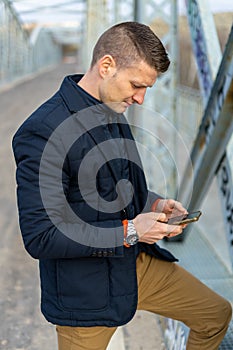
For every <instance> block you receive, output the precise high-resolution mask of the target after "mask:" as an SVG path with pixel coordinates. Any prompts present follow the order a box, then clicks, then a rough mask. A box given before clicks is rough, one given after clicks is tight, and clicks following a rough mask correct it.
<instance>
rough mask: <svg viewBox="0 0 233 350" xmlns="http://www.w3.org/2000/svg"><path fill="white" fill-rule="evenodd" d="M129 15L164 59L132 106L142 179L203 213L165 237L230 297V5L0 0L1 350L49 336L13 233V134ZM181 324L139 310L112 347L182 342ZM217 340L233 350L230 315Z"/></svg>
mask: <svg viewBox="0 0 233 350" xmlns="http://www.w3.org/2000/svg"><path fill="white" fill-rule="evenodd" d="M131 20H136V21H139V22H142V23H145V24H147V25H149V26H150V27H151V28H152V30H153V31H154V32H155V33H156V34H157V35H158V36H159V37H160V38H161V40H162V42H163V43H164V45H165V46H166V48H167V50H168V53H169V56H170V59H171V66H170V68H169V71H168V72H167V73H166V74H164V75H162V76H161V77H160V79H159V80H158V82H156V84H155V86H154V87H153V88H152V89H150V91H148V93H147V96H146V100H145V103H144V105H143V107H137V106H133V108H131V109H130V110H129V112H128V113H127V118H128V120H129V122H130V124H131V125H132V129H133V132H134V134H135V138H136V140H137V142H138V147H139V150H140V153H141V157H142V161H143V165H144V168H145V172H146V176H147V180H148V184H149V187H150V189H151V190H154V191H156V192H158V193H160V194H162V195H164V196H165V197H175V198H177V199H179V200H181V201H182V202H183V203H184V204H185V205H186V206H187V208H189V210H190V211H192V210H195V209H201V210H202V212H203V215H202V217H201V220H200V222H199V223H198V224H193V225H192V226H190V227H189V229H188V230H187V231H186V232H185V234H183V236H182V237H180V238H179V240H175V239H174V240H170V241H169V242H168V241H163V242H161V246H164V247H166V248H168V249H170V250H171V251H172V252H173V253H174V254H175V255H176V256H177V257H178V258H179V259H180V263H181V264H182V265H183V266H184V267H186V268H187V269H188V270H190V271H191V272H192V273H194V274H195V275H196V276H198V277H199V278H200V279H202V280H203V281H204V282H205V283H207V284H208V285H209V286H210V287H212V288H213V289H215V290H216V291H217V292H219V293H220V294H222V295H223V296H225V297H226V298H227V299H228V300H230V301H233V295H232V290H233V270H232V264H233V186H232V179H233V176H232V172H233V140H232V130H233V87H232V76H233V63H232V57H233V37H232V35H233V34H232V23H233V2H232V1H231V0H221V1H220V0H186V1H185V0H179V1H176V0H124V1H123V0H118V1H117V0H70V1H69V0H66V1H64V0H47V1H46V2H44V3H43V2H40V3H39V2H38V1H35V0H0V106H1V109H0V118H1V128H0V135H1V136H0V137H1V147H0V169H1V170H0V171H1V173H0V174H1V176H0V185H1V197H0V228H1V232H2V235H1V244H0V266H1V267H2V269H1V271H2V272H1V274H0V308H1V309H0V320H1V330H0V348H1V349H8V350H13V349H14V350H17V349H25V350H27V349H28V350H29V349H30V350H39V349H42V348H43V349H44V350H51V349H55V345H54V344H56V336H55V331H54V328H53V326H51V325H47V323H46V321H45V320H44V319H43V318H42V316H41V315H40V311H39V279H38V271H37V269H38V268H37V262H36V261H34V260H33V259H31V258H30V257H29V256H28V255H27V254H26V252H25V251H24V248H23V246H22V241H21V236H20V233H19V227H18V218H17V208H16V196H15V190H16V185H15V165H14V160H13V155H12V151H11V140H12V136H13V134H14V132H15V131H16V130H17V128H18V127H19V125H20V124H21V123H22V122H23V120H25V119H26V117H27V116H29V115H30V114H31V113H32V112H33V110H35V109H36V108H37V107H38V106H39V105H40V104H41V103H42V102H44V101H45V100H46V99H48V98H49V97H50V96H51V95H52V94H53V93H54V92H55V91H56V90H57V89H58V88H59V86H60V84H61V82H62V80H63V78H64V76H65V75H68V74H73V73H80V72H83V73H84V72H85V71H86V70H87V69H88V66H89V63H90V60H91V52H92V48H93V46H94V44H95V41H96V39H97V37H98V36H99V35H100V34H101V33H102V32H103V31H104V30H105V29H107V28H108V27H109V26H111V25H113V24H115V23H118V22H122V21H131ZM29 200H30V199H29ZM148 324H150V327H152V330H153V332H152V333H151V335H148V333H147V332H146V329H147V327H148ZM139 330H140V332H139ZM143 332H145V334H144V333H143ZM187 333H188V329H186V328H185V327H184V325H182V324H179V323H178V322H174V321H172V320H167V319H161V318H157V317H155V316H154V315H148V314H146V313H142V312H139V313H137V314H136V316H135V318H134V320H133V321H132V322H131V323H130V324H129V325H127V326H124V327H122V328H120V329H119V331H118V332H117V334H116V335H115V336H114V338H113V340H112V343H111V344H110V346H109V350H110V349H111V350H113V349H118V350H125V349H134V350H139V349H143V350H150V349H160V350H163V349H167V350H175V349H177V350H182V349H185V341H186V338H187ZM221 349H226V350H231V349H233V326H232V324H231V326H230V329H229V331H228V333H227V335H226V337H225V339H224V342H223V344H222V345H221Z"/></svg>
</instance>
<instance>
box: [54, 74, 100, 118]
mask: <svg viewBox="0 0 233 350" xmlns="http://www.w3.org/2000/svg"><path fill="white" fill-rule="evenodd" d="M82 77H83V74H75V75H68V76H67V77H65V79H64V80H63V82H62V85H61V87H60V94H61V95H62V98H63V100H64V101H65V103H66V105H67V107H68V109H69V110H70V112H71V113H75V112H78V111H80V110H82V109H84V108H87V107H90V106H93V105H98V104H101V101H99V100H97V99H96V98H94V97H93V96H91V95H90V94H88V93H87V92H86V91H85V90H83V89H82V88H81V86H79V85H77V83H78V82H79V80H81V78H82Z"/></svg>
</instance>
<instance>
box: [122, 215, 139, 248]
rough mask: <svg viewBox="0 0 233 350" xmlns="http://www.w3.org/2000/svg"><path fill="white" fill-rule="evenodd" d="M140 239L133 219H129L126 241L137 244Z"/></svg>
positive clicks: (129, 243)
mask: <svg viewBox="0 0 233 350" xmlns="http://www.w3.org/2000/svg"><path fill="white" fill-rule="evenodd" d="M138 240H139V237H138V234H137V231H136V229H135V227H134V223H133V220H128V225H127V234H126V237H125V243H126V244H128V245H135V244H136V243H137V242H138Z"/></svg>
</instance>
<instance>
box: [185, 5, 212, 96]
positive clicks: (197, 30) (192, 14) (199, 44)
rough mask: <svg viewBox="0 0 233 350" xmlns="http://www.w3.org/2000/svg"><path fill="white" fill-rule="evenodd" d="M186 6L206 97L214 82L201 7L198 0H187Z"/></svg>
mask: <svg viewBox="0 0 233 350" xmlns="http://www.w3.org/2000/svg"><path fill="white" fill-rule="evenodd" d="M186 6H187V9H188V20H189V26H190V29H191V37H192V41H193V47H194V51H195V55H196V59H197V63H198V74H199V77H200V81H201V85H202V86H201V87H202V93H203V95H204V98H208V97H209V95H210V92H211V88H212V84H213V82H212V78H211V72H210V67H209V60H208V55H207V48H206V41H205V37H204V30H203V27H202V20H201V18H200V12H199V7H198V3H197V1H196V0H192V1H188V0H186Z"/></svg>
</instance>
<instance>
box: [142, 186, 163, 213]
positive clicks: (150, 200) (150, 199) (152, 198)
mask: <svg viewBox="0 0 233 350" xmlns="http://www.w3.org/2000/svg"><path fill="white" fill-rule="evenodd" d="M158 199H163V197H162V196H160V195H159V194H157V193H155V192H152V191H148V196H147V202H146V205H145V207H144V209H143V212H144V213H147V212H150V211H154V209H153V204H155V202H156V201H157V200H158Z"/></svg>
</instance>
